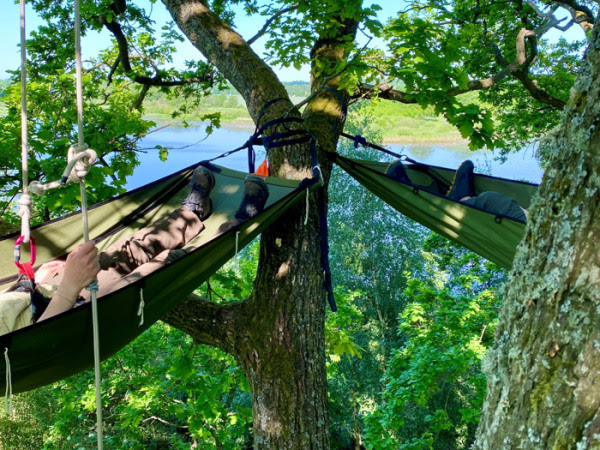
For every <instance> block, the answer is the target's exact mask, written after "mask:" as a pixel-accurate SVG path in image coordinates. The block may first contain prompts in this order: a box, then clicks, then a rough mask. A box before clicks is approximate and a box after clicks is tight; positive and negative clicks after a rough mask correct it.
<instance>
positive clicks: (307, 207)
mask: <svg viewBox="0 0 600 450" xmlns="http://www.w3.org/2000/svg"><path fill="white" fill-rule="evenodd" d="M308 211H309V201H308V188H306V215H305V216H304V226H306V224H307V223H308Z"/></svg>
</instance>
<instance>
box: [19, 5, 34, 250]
mask: <svg viewBox="0 0 600 450" xmlns="http://www.w3.org/2000/svg"><path fill="white" fill-rule="evenodd" d="M19 3H20V11H21V171H22V174H23V193H22V194H21V197H20V198H19V215H20V216H21V236H23V238H24V239H23V242H25V243H28V242H29V233H30V229H29V221H30V219H31V196H30V195H29V190H28V186H29V166H28V160H27V154H28V146H29V143H28V140H27V134H28V133H27V46H26V45H25V43H26V40H27V33H26V31H25V0H20V2H19Z"/></svg>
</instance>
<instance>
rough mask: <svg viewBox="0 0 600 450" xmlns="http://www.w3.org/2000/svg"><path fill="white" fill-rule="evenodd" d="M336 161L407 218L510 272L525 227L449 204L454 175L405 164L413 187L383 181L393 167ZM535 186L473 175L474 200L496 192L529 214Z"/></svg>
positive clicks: (351, 161) (444, 169)
mask: <svg viewBox="0 0 600 450" xmlns="http://www.w3.org/2000/svg"><path fill="white" fill-rule="evenodd" d="M332 157H333V160H334V161H335V162H336V163H337V164H338V165H339V166H340V167H342V168H343V169H344V170H345V171H346V172H348V174H350V176H352V177H353V178H354V179H356V180H357V181H358V182H359V183H360V184H362V185H363V186H365V187H366V188H367V189H369V190H370V191H371V192H373V193H374V194H375V195H377V196H378V197H379V198H381V199H382V200H383V201H385V202H386V203H388V204H389V205H390V206H392V207H393V208H395V209H396V210H398V211H399V212H401V213H402V214H404V215H405V216H407V217H410V218H411V219H413V220H416V221H417V222H419V223H421V224H422V225H424V226H426V227H427V228H429V229H431V230H433V231H435V232H436V233H439V234H441V235H442V236H445V237H447V238H449V239H450V240H452V241H454V242H456V243H457V244H459V245H462V246H464V247H466V248H468V249H470V250H472V251H474V252H475V253H478V254H479V255H481V256H483V257H484V258H487V259H489V260H490V261H493V262H495V263H496V264H498V265H500V266H502V267H505V268H510V267H511V265H512V261H513V259H514V256H515V252H516V248H517V245H518V244H519V242H520V241H521V239H522V237H523V234H524V231H525V223H524V222H520V221H518V220H515V219H512V218H510V217H506V216H501V215H498V214H494V213H490V212H488V211H485V210H482V209H478V208H475V207H472V206H468V205H466V204H464V203H461V202H457V201H454V200H451V199H449V198H447V197H446V196H445V194H446V193H447V191H448V188H449V187H450V185H451V184H452V179H453V178H454V172H455V171H454V170H452V169H446V168H443V167H435V166H429V165H426V164H422V163H413V164H406V165H405V167H406V171H407V173H408V176H409V178H410V179H411V181H412V182H413V183H414V186H413V185H409V184H404V183H401V182H399V181H396V180H394V179H392V178H390V177H388V176H386V175H385V170H386V168H387V167H388V165H389V163H382V162H373V161H367V160H360V159H350V158H346V157H343V156H341V155H338V154H334V155H333V156H332ZM537 187H538V186H537V185H536V184H531V183H525V182H521V181H513V180H507V179H504V178H496V177H490V176H486V175H479V174H475V177H474V190H475V193H476V194H479V193H481V192H484V191H496V192H499V193H501V194H504V195H506V196H508V197H511V198H512V199H513V200H515V201H516V202H517V203H519V205H521V207H523V208H525V209H528V207H529V204H530V202H531V198H532V197H533V195H534V194H535V192H536V191H537Z"/></svg>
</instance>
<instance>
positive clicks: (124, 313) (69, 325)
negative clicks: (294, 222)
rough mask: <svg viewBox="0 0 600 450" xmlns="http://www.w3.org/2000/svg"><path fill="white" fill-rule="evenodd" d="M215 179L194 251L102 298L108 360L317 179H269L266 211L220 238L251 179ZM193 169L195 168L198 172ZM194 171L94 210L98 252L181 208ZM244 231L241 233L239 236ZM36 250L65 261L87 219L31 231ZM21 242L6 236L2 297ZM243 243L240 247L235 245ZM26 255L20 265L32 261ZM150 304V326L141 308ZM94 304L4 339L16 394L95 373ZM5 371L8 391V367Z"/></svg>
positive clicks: (1, 376)
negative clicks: (210, 209)
mask: <svg viewBox="0 0 600 450" xmlns="http://www.w3.org/2000/svg"><path fill="white" fill-rule="evenodd" d="M205 165H206V166H207V167H209V168H210V169H211V170H212V171H213V173H214V175H215V181H216V185H215V187H214V189H213V190H212V192H211V199H212V202H213V212H212V214H211V215H210V217H209V218H208V219H207V220H206V221H204V225H205V226H206V228H205V230H204V231H202V233H200V234H199V235H198V236H197V237H196V238H195V239H194V240H192V241H191V242H190V243H189V244H188V245H186V247H185V249H186V250H187V251H188V253H187V254H186V255H185V256H183V257H182V258H180V259H177V260H176V261H174V262H172V263H170V264H168V265H165V266H163V267H161V268H160V269H158V270H157V271H155V272H153V273H151V274H150V275H148V276H146V277H144V278H140V279H138V280H134V281H133V282H132V283H131V284H129V285H127V286H125V287H124V288H122V289H119V290H118V291H115V292H113V293H111V294H109V295H106V296H104V297H102V298H99V299H98V317H99V326H100V353H101V358H102V359H103V360H104V359H106V358H108V357H109V356H111V355H113V354H114V353H116V352H117V351H118V350H119V349H121V348H122V347H124V346H125V345H126V344H127V343H129V342H130V341H132V340H133V339H134V338H135V337H137V336H138V335H140V334H141V333H142V332H143V331H144V330H146V329H147V328H148V327H150V325H152V324H153V323H154V322H155V321H157V320H158V319H160V318H161V317H163V316H164V315H165V314H166V313H168V312H169V311H170V310H171V309H172V308H173V307H175V306H176V305H177V303H179V301H181V300H182V299H184V298H185V297H186V296H187V295H189V294H190V293H191V292H193V290H194V289H196V288H197V287H198V286H200V285H201V284H202V283H203V282H204V281H206V280H207V279H208V278H209V276H210V275H212V274H213V273H214V272H215V271H216V270H217V269H218V268H219V267H221V266H222V265H223V264H224V263H225V262H226V261H227V260H229V259H230V258H231V257H232V256H234V254H235V251H236V247H237V249H238V250H239V249H241V248H242V247H243V246H245V245H247V244H248V243H249V242H250V241H251V240H252V239H254V238H255V237H256V236H257V235H258V234H260V233H261V232H262V231H263V230H264V229H266V228H267V227H268V226H269V225H270V224H272V223H273V222H274V221H275V220H277V219H278V218H279V217H280V216H281V215H282V214H283V213H284V212H285V211H286V210H287V209H288V208H289V207H290V206H292V205H293V204H294V203H295V202H296V201H298V200H299V199H301V198H302V199H304V198H305V196H306V189H307V188H312V187H314V186H317V185H318V181H319V180H318V178H316V179H312V180H308V179H307V180H304V181H302V182H299V181H291V180H283V179H278V178H272V177H268V178H267V180H266V182H267V184H268V185H269V198H268V201H267V205H266V208H265V210H264V211H263V212H262V213H260V214H259V215H257V216H256V217H254V218H252V219H250V220H249V221H247V222H245V223H243V224H242V225H241V226H240V227H239V228H234V229H232V230H229V231H228V232H227V233H224V234H222V235H220V236H215V234H216V231H217V229H218V227H219V225H221V224H222V223H224V222H225V221H227V220H229V219H231V218H232V217H233V215H234V213H235V211H236V210H237V208H238V206H239V204H240V201H241V198H242V195H243V189H244V178H245V176H246V173H242V172H237V171H233V170H229V169H226V168H222V167H219V166H216V165H212V164H208V163H205ZM194 167H195V166H194ZM192 172H193V167H189V168H187V169H184V170H182V171H180V172H177V173H175V174H173V175H170V176H168V177H165V178H163V179H160V180H157V181H155V182H153V183H151V184H149V185H146V186H144V187H141V188H139V189H136V190H134V191H131V192H129V193H127V194H124V195H122V196H119V197H116V198H114V199H112V200H110V201H107V202H105V203H102V204H99V205H96V206H93V207H91V208H90V210H89V212H88V214H89V222H90V239H93V240H94V241H95V242H96V244H97V246H98V248H99V249H100V250H102V249H104V248H106V247H107V246H108V245H110V244H111V243H112V242H114V241H116V240H119V239H121V238H123V237H126V236H128V235H129V234H131V233H133V232H135V231H136V230H138V229H141V228H143V227H145V226H147V225H149V224H151V223H152V222H154V221H157V220H159V219H160V218H161V217H164V216H165V215H167V214H169V213H170V212H171V211H172V210H173V209H176V208H178V207H180V206H181V201H182V200H183V198H185V196H186V195H187V193H188V190H189V180H190V177H191V174H192ZM238 232H239V234H238ZM31 235H32V236H33V237H34V238H35V240H36V243H37V247H38V252H37V261H36V264H38V265H40V264H43V263H44V262H47V261H49V260H51V259H54V258H58V257H62V256H64V255H65V254H67V253H68V252H70V251H72V250H73V249H74V248H76V247H77V246H78V245H79V244H80V243H81V241H82V238H81V216H80V214H72V215H69V216H66V217H63V218H61V219H58V220H55V221H52V222H48V223H46V224H43V225H41V226H39V227H36V228H34V229H32V232H31ZM15 239H16V236H5V237H2V238H0V258H1V259H0V261H2V262H3V263H2V265H0V291H1V290H4V288H7V287H8V285H9V284H10V283H12V282H13V281H14V280H15V278H16V276H15V274H16V267H15V266H14V264H13V260H14V259H13V249H14V243H15ZM236 241H237V242H236ZM27 259H28V255H27V254H25V255H23V257H22V260H27ZM142 290H143V299H144V303H145V306H144V310H143V311H144V312H143V316H144V322H143V324H142V325H140V317H139V316H138V309H139V306H140V300H141V298H142V295H141V294H142ZM92 344H93V343H92V317H91V304H89V303H88V304H85V305H82V306H80V307H77V308H74V309H72V310H69V311H66V312H64V313H62V314H59V315H57V316H55V317H52V318H50V319H47V320H45V321H42V322H39V323H36V324H33V325H30V326H28V327H25V328H22V329H19V330H16V331H14V332H12V333H9V334H6V335H4V336H0V350H2V352H4V350H5V349H6V348H7V349H8V357H9V358H10V366H11V375H12V389H13V392H15V393H17V392H23V391H27V390H30V389H34V388H37V387H40V386H43V385H46V384H50V383H52V382H54V381H57V380H60V379H63V378H65V377H68V376H70V375H73V374H75V373H78V372H81V371H83V370H86V369H88V368H90V367H93V352H92ZM1 366H2V367H1V368H0V392H4V390H5V388H6V386H5V379H6V367H5V365H4V364H1Z"/></svg>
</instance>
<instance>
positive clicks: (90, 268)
mask: <svg viewBox="0 0 600 450" xmlns="http://www.w3.org/2000/svg"><path fill="white" fill-rule="evenodd" d="M99 271H100V265H99V264H98V249H97V248H96V245H95V244H94V242H92V241H88V242H86V243H85V244H82V245H80V246H79V247H77V248H76V249H75V250H73V251H72V252H71V253H70V254H69V256H68V257H67V263H66V265H65V269H64V275H63V279H62V281H61V283H60V287H59V290H60V291H61V294H62V295H63V296H65V297H67V298H69V300H71V299H73V303H75V300H76V299H77V297H78V296H79V293H80V292H81V291H82V290H83V289H84V288H85V287H86V286H88V285H89V284H90V283H91V282H92V281H94V280H95V279H96V275H98V272H99Z"/></svg>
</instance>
